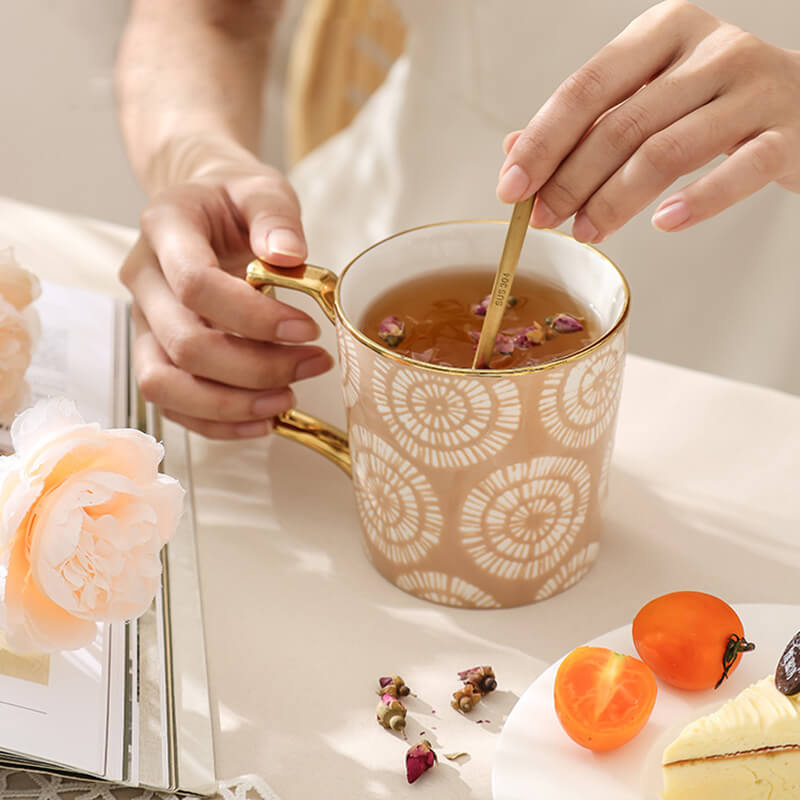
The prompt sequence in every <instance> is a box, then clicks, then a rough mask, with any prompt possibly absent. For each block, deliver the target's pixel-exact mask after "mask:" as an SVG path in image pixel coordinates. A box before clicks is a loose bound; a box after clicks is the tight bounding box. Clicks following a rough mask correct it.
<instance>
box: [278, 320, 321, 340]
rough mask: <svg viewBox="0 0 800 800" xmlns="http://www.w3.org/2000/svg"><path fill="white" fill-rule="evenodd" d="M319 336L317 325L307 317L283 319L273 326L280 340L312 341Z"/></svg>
mask: <svg viewBox="0 0 800 800" xmlns="http://www.w3.org/2000/svg"><path fill="white" fill-rule="evenodd" d="M318 336H319V325H317V323H316V322H313V321H312V320H307V319H285V320H283V322H279V323H278V327H277V328H275V338H277V339H278V340H280V341H281V342H313V341H314V339H316V338H317V337H318Z"/></svg>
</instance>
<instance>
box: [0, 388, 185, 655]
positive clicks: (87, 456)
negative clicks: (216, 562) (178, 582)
mask: <svg viewBox="0 0 800 800" xmlns="http://www.w3.org/2000/svg"><path fill="white" fill-rule="evenodd" d="M11 437H12V440H13V443H14V449H15V454H14V455H12V456H6V457H2V458H0V564H2V565H4V566H5V568H6V571H7V574H6V577H5V588H4V591H3V593H2V598H0V599H1V600H2V603H0V625H2V627H3V629H4V630H5V633H6V638H7V640H8V643H9V645H10V646H11V648H12V649H14V650H17V651H20V652H24V651H38V652H53V651H57V650H67V649H74V648H78V647H82V646H84V645H86V644H88V643H89V642H91V641H92V640H93V639H94V637H95V634H96V622H117V621H122V620H128V619H133V618H135V617H138V616H140V615H141V614H142V613H144V611H146V610H147V608H148V607H149V605H150V603H151V602H152V600H153V597H154V595H155V593H156V591H157V589H158V586H159V581H160V576H161V562H160V560H159V554H160V551H161V548H162V547H163V545H164V544H165V543H166V542H167V540H168V539H169V538H170V536H172V534H173V532H174V531H175V528H176V526H177V523H178V519H179V517H180V515H181V511H182V508H183V494H184V493H183V489H182V488H181V486H180V484H179V483H178V482H177V481H176V480H174V479H173V478H170V477H168V476H166V475H161V474H159V472H158V464H159V463H160V461H161V459H162V458H163V455H164V449H163V447H162V446H161V445H160V444H159V443H158V442H156V441H155V439H153V438H152V437H151V436H147V435H146V434H144V433H141V432H139V431H136V430H130V429H114V430H102V429H101V428H100V426H99V425H97V424H96V423H88V424H87V423H85V422H84V421H83V419H82V418H81V416H80V414H79V413H78V412H77V410H76V408H75V406H74V404H73V403H72V402H70V401H69V400H64V399H54V400H42V401H40V402H39V403H37V404H36V405H35V406H34V407H33V408H31V409H29V410H28V411H25V412H24V413H22V414H20V415H19V416H18V417H17V418H16V420H15V421H14V424H13V425H12V427H11ZM0 571H2V567H0ZM1 587H2V581H0V588H1Z"/></svg>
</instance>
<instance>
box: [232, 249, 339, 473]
mask: <svg viewBox="0 0 800 800" xmlns="http://www.w3.org/2000/svg"><path fill="white" fill-rule="evenodd" d="M337 281H338V278H337V277H336V275H334V273H332V272H331V271H330V270H327V269H323V268H322V267H315V266H313V265H312V264H303V265H301V266H299V267H291V268H286V269H285V268H283V267H281V268H280V269H278V268H277V267H272V266H270V265H269V264H267V263H266V262H264V261H260V260H259V259H255V260H253V261H251V262H250V263H249V264H248V265H247V282H248V283H249V284H250V285H251V286H253V287H255V288H256V289H258V290H260V291H261V292H263V293H264V294H272V289H273V287H274V286H280V287H281V288H283V289H295V290H297V291H300V292H305V293H306V294H309V295H311V296H312V297H313V298H314V299H315V300H316V301H317V303H319V306H320V308H321V309H322V310H323V311H324V312H325V316H326V317H327V318H328V319H329V320H330V321H331V322H335V320H336V314H335V312H334V308H333V298H334V292H335V290H336V283H337ZM274 430H275V433H277V434H278V435H279V436H284V437H285V438H287V439H291V440H292V441H295V442H299V443H300V444H303V445H305V446H306V447H310V448H311V449H312V450H315V451H316V452H317V453H320V454H321V455H323V456H325V458H327V459H330V460H331V461H333V463H334V464H336V466H337V467H339V468H340V469H343V470H344V471H345V472H346V473H347V474H348V475H351V474H352V471H351V467H350V450H349V449H348V446H347V434H346V433H345V432H344V431H342V430H340V429H339V428H337V427H335V426H334V425H330V424H329V423H327V422H324V421H323V420H321V419H318V418H317V417H313V416H311V414H306V413H305V412H303V411H299V410H298V409H296V408H290V409H289V410H288V411H284V412H283V414H280V415H278V416H277V417H276V418H275V428H274Z"/></svg>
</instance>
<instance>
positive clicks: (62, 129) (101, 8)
mask: <svg viewBox="0 0 800 800" xmlns="http://www.w3.org/2000/svg"><path fill="white" fill-rule="evenodd" d="M165 2H169V0H165ZM301 9H302V2H300V0H290V2H288V3H287V8H286V12H285V14H284V21H283V24H282V28H281V31H280V34H279V37H278V40H277V46H276V51H275V58H274V64H273V71H272V79H271V81H270V84H269V86H268V87H267V101H268V108H269V109H270V110H271V113H268V114H267V124H268V130H267V148H268V155H269V157H270V158H272V159H273V162H280V161H281V160H282V154H283V125H282V120H281V113H280V110H281V106H280V86H281V85H282V81H283V74H284V71H285V58H286V49H287V44H288V41H289V38H290V37H289V33H290V31H291V28H292V26H293V24H294V22H295V21H296V18H297V16H298V13H299V12H300V10H301ZM127 10H128V2H127V0H0V123H1V124H0V195H5V196H7V197H13V198H15V199H17V200H21V201H25V202H29V203H36V204H39V205H44V206H48V207H51V208H57V209H60V210H64V211H70V212H74V213H78V214H86V215H89V216H93V217H99V218H102V219H106V220H111V221H113V222H120V223H124V224H129V225H135V224H136V220H137V218H138V213H139V209H140V208H141V206H142V203H143V202H144V196H143V194H142V193H141V191H140V190H139V188H138V186H137V185H136V181H135V179H134V177H133V175H132V174H131V171H130V169H129V167H128V164H127V161H126V159H125V154H124V151H123V148H122V142H121V140H120V136H119V132H118V130H117V125H116V120H115V117H114V99H113V87H112V79H111V73H112V68H113V64H114V57H115V53H116V49H117V42H118V40H119V37H120V34H121V32H122V27H123V24H124V20H125V17H126V15H127Z"/></svg>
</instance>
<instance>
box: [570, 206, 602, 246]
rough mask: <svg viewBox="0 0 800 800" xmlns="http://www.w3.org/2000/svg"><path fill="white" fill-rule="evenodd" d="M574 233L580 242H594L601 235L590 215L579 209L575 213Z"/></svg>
mask: <svg viewBox="0 0 800 800" xmlns="http://www.w3.org/2000/svg"><path fill="white" fill-rule="evenodd" d="M572 235H573V237H574V238H576V239H577V240H578V241H579V242H594V241H595V240H596V239H597V238H598V237H599V236H600V232H599V231H598V230H597V228H595V226H594V225H592V221H591V220H590V219H589V217H587V216H586V214H584V213H583V211H579V212H578V213H577V214H576V215H575V224H574V225H573V226H572Z"/></svg>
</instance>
